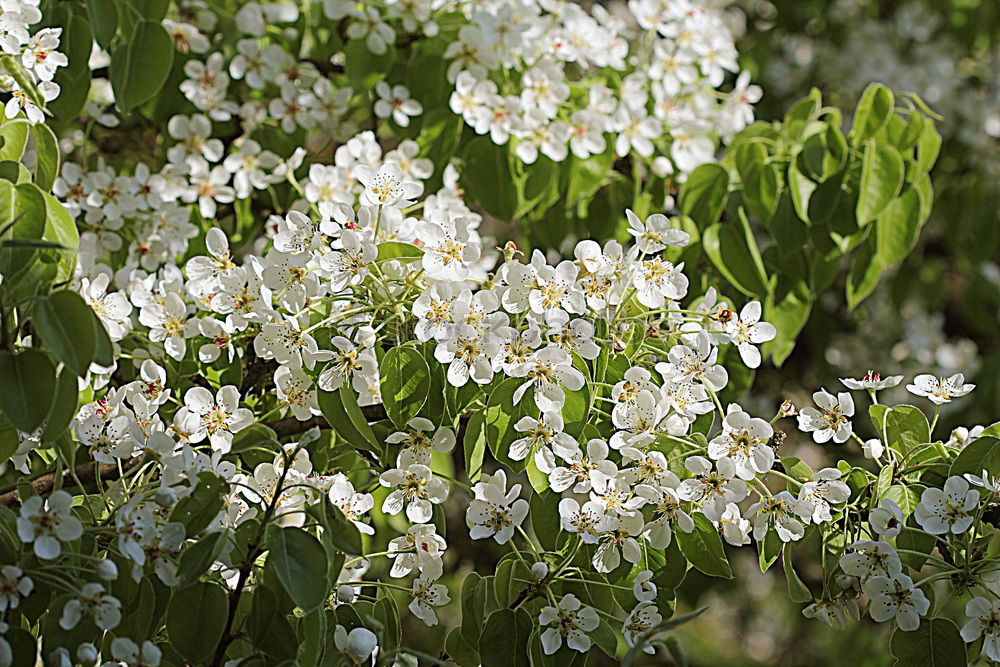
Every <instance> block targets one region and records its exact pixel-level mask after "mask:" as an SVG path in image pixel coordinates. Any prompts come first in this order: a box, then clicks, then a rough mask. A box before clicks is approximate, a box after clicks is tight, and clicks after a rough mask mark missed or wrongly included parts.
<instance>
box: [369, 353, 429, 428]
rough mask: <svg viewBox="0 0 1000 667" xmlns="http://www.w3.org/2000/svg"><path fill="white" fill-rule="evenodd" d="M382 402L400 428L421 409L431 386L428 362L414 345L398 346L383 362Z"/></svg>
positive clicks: (380, 376) (380, 371) (380, 379)
mask: <svg viewBox="0 0 1000 667" xmlns="http://www.w3.org/2000/svg"><path fill="white" fill-rule="evenodd" d="M379 383H380V386H381V390H382V402H383V403H384V404H385V411H386V413H387V414H388V415H389V419H391V420H392V423H393V424H395V425H396V428H400V429H401V428H403V427H404V426H405V425H406V422H407V421H409V420H410V419H412V418H413V417H415V416H416V415H417V413H418V412H420V408H422V407H423V406H424V402H425V401H426V400H427V393H428V392H429V391H430V388H431V378H430V370H429V369H428V367H427V362H426V361H424V358H423V357H422V356H421V355H420V353H419V352H417V351H416V350H414V349H413V348H412V347H394V348H392V349H391V350H389V351H388V352H386V353H385V356H384V357H382V361H380V362H379Z"/></svg>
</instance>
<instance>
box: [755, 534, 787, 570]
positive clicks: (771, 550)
mask: <svg viewBox="0 0 1000 667" xmlns="http://www.w3.org/2000/svg"><path fill="white" fill-rule="evenodd" d="M783 544H784V542H782V541H781V538H780V537H778V534H777V533H776V532H774V531H773V530H769V531H768V532H767V534H766V535H765V536H764V539H763V540H761V541H760V542H758V543H757V561H758V564H759V565H760V571H761V572H767V571H768V570H769V569H771V566H772V565H774V563H775V561H777V560H778V556H780V555H781V548H782V545H783Z"/></svg>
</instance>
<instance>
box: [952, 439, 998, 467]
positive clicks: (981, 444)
mask: <svg viewBox="0 0 1000 667" xmlns="http://www.w3.org/2000/svg"><path fill="white" fill-rule="evenodd" d="M984 470H985V471H986V472H988V473H989V474H990V476H992V477H1000V440H998V439H997V438H993V437H989V436H985V437H982V436H981V437H979V438H977V439H975V440H973V441H972V442H970V443H969V444H968V445H966V447H965V449H963V450H962V451H961V452H959V454H958V458H956V459H955V461H954V462H953V463H952V464H951V470H950V471H949V472H948V476H949V477H954V476H956V475H964V474H966V473H970V474H972V475H976V476H979V475H982V474H983V471H984Z"/></svg>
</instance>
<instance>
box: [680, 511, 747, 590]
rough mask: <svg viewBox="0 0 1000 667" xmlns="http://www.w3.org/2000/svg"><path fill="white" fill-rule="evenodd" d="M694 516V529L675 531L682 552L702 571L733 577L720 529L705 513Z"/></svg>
mask: <svg viewBox="0 0 1000 667" xmlns="http://www.w3.org/2000/svg"><path fill="white" fill-rule="evenodd" d="M692 518H693V519H694V530H693V531H691V532H690V533H685V532H684V531H682V530H678V531H675V532H674V536H675V539H676V540H677V546H679V547H680V549H681V553H682V554H684V557H685V558H687V559H688V560H689V561H690V562H691V565H693V566H694V567H696V568H697V569H698V570H700V571H701V572H704V573H705V574H707V575H709V576H712V577H722V578H724V579H731V578H732V576H733V572H732V570H731V569H730V567H729V560H728V559H727V558H726V552H725V550H724V549H723V547H722V540H721V539H720V538H719V531H718V530H716V528H715V526H714V525H712V522H711V521H710V520H709V519H708V518H707V517H706V516H705V515H704V514H701V513H697V514H694V515H693V516H692Z"/></svg>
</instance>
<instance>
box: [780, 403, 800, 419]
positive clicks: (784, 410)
mask: <svg viewBox="0 0 1000 667" xmlns="http://www.w3.org/2000/svg"><path fill="white" fill-rule="evenodd" d="M797 412H798V410H796V409H795V404H794V403H792V402H791V401H785V402H784V403H782V404H781V407H780V408H778V414H779V415H781V416H782V417H793V416H795V414H796V413H797Z"/></svg>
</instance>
